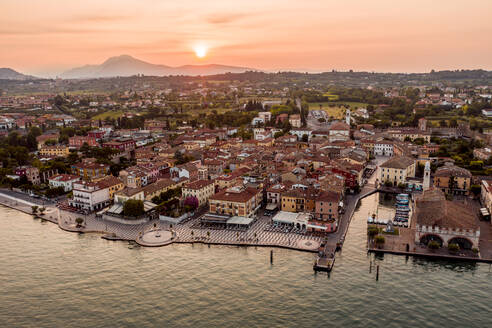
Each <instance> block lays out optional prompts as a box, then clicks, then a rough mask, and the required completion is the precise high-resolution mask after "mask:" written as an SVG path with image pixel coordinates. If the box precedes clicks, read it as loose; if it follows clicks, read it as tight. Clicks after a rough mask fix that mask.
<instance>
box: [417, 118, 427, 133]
mask: <svg viewBox="0 0 492 328" xmlns="http://www.w3.org/2000/svg"><path fill="white" fill-rule="evenodd" d="M419 130H420V131H426V130H427V120H426V119H425V118H423V117H421V118H419Z"/></svg>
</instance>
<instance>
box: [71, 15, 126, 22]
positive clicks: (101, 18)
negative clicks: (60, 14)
mask: <svg viewBox="0 0 492 328" xmlns="http://www.w3.org/2000/svg"><path fill="white" fill-rule="evenodd" d="M131 17H132V16H130V15H97V14H87V15H77V16H74V17H72V18H71V19H70V22H76V23H107V22H115V21H124V20H127V19H130V18H131Z"/></svg>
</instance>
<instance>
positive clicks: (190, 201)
mask: <svg viewBox="0 0 492 328" xmlns="http://www.w3.org/2000/svg"><path fill="white" fill-rule="evenodd" d="M198 204H199V201H198V198H196V197H195V196H188V197H186V199H185V201H184V206H189V207H190V208H191V209H192V210H195V209H196V208H197V207H198Z"/></svg>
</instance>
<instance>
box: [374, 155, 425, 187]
mask: <svg viewBox="0 0 492 328" xmlns="http://www.w3.org/2000/svg"><path fill="white" fill-rule="evenodd" d="M415 166H416V165H415V160H414V159H412V158H410V157H406V156H398V157H393V158H390V159H389V160H387V161H386V162H384V163H383V164H381V166H380V167H381V172H380V176H379V181H380V182H381V183H385V182H391V183H392V184H393V185H394V186H397V185H399V184H405V183H406V180H407V177H415Z"/></svg>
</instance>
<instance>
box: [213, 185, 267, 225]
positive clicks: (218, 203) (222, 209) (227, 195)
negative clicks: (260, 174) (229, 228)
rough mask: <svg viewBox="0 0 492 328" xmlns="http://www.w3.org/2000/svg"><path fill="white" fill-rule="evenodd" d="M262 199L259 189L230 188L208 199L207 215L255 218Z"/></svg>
mask: <svg viewBox="0 0 492 328" xmlns="http://www.w3.org/2000/svg"><path fill="white" fill-rule="evenodd" d="M262 199H263V195H262V191H261V190H260V189H256V188H251V187H250V188H245V187H231V188H228V189H225V190H222V191H220V192H218V193H216V194H215V195H213V196H211V197H210V198H209V200H208V201H209V213H211V214H221V215H227V216H240V217H249V218H251V217H255V216H256V212H257V211H258V209H259V207H260V204H261V201H262Z"/></svg>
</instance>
